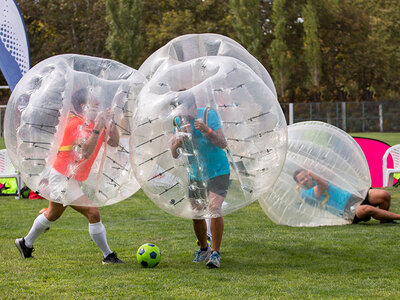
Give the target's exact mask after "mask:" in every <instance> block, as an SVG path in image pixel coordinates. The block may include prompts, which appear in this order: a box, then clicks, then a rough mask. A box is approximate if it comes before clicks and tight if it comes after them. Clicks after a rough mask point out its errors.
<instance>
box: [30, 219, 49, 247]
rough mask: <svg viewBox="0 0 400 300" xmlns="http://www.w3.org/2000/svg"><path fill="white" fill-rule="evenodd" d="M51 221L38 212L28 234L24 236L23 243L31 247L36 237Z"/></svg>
mask: <svg viewBox="0 0 400 300" xmlns="http://www.w3.org/2000/svg"><path fill="white" fill-rule="evenodd" d="M53 223H54V222H51V221H49V220H47V218H46V217H45V216H44V213H43V214H40V215H39V216H38V217H37V218H36V219H35V221H33V225H32V228H31V230H30V231H29V233H28V235H27V236H26V237H25V245H26V246H27V247H29V248H32V246H33V243H35V241H36V239H37V238H38V237H39V236H40V235H41V234H42V233H43V232H45V231H46V229H47V228H49V227H50V225H51V224H53Z"/></svg>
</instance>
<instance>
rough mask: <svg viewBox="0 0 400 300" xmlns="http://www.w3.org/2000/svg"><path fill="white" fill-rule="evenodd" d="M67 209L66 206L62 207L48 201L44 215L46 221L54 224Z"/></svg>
mask: <svg viewBox="0 0 400 300" xmlns="http://www.w3.org/2000/svg"><path fill="white" fill-rule="evenodd" d="M66 209H67V206H64V205H62V204H60V203H56V202H52V201H49V207H48V208H47V210H46V212H45V213H44V215H45V217H46V218H47V220H49V221H51V222H54V221H56V220H57V219H58V218H59V217H61V215H62V214H63V213H64V211H65V210H66Z"/></svg>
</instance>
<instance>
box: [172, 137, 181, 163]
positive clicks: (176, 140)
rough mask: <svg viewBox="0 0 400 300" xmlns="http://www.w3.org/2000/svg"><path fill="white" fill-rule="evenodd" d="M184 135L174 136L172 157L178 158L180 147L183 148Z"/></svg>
mask: <svg viewBox="0 0 400 300" xmlns="http://www.w3.org/2000/svg"><path fill="white" fill-rule="evenodd" d="M182 144H183V136H174V137H173V138H172V142H171V152H172V157H173V158H177V157H178V156H179V153H178V148H182Z"/></svg>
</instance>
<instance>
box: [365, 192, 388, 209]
mask: <svg viewBox="0 0 400 300" xmlns="http://www.w3.org/2000/svg"><path fill="white" fill-rule="evenodd" d="M368 197H369V199H368V200H369V202H370V203H371V204H373V205H375V206H379V208H380V209H384V210H389V208H390V198H391V197H390V193H389V192H388V191H385V190H378V189H372V190H369V192H368Z"/></svg>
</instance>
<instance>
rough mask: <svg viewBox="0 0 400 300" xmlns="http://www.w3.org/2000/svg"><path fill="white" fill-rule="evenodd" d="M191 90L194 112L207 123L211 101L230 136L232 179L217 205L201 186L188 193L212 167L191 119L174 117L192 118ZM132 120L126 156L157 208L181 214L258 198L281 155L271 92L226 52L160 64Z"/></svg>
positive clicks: (280, 121)
mask: <svg viewBox="0 0 400 300" xmlns="http://www.w3.org/2000/svg"><path fill="white" fill-rule="evenodd" d="M156 53H157V52H156ZM188 93H189V94H190V95H192V98H193V99H194V101H195V104H196V107H197V109H198V110H197V113H198V115H197V116H192V118H196V119H200V120H201V121H202V122H203V123H207V121H206V120H205V119H206V118H207V115H205V114H204V111H205V110H206V108H208V109H210V110H211V112H210V115H209V116H210V118H211V116H213V118H214V121H215V120H216V122H217V123H218V122H219V124H220V125H221V128H220V129H222V132H223V137H224V138H225V139H226V142H227V147H226V148H225V149H224V150H223V153H224V154H223V157H222V158H221V159H227V161H228V162H229V163H228V170H229V171H228V172H229V173H230V178H229V180H230V184H229V188H228V192H227V195H226V198H225V200H224V202H223V204H222V209H221V210H215V209H214V208H211V205H210V204H211V203H210V202H209V199H207V198H208V197H207V196H205V195H204V194H203V196H201V197H199V199H196V200H195V201H194V199H193V198H192V196H190V195H189V194H190V193H193V192H195V193H196V191H198V190H199V189H200V188H201V187H200V186H199V185H207V180H208V179H209V178H210V176H209V174H210V173H211V168H214V167H213V166H211V165H213V164H211V165H205V163H204V160H203V159H202V157H204V155H205V154H204V153H202V152H201V151H204V150H200V149H201V148H200V146H199V143H209V141H208V140H207V138H206V137H205V134H204V133H200V131H198V130H197V129H196V130H195V128H194V127H193V122H194V120H192V126H191V127H190V128H189V130H187V131H185V130H181V129H180V128H179V127H178V126H177V125H176V118H179V120H180V121H179V122H182V124H184V122H185V121H190V119H189V118H187V120H185V112H184V110H185V109H186V108H185V107H186V104H187V103H185V101H186V100H185V99H187V97H183V95H184V94H186V95H188ZM189 98H190V97H189ZM194 115H196V111H195V113H194ZM132 121H133V124H132V126H131V127H132V128H134V130H133V134H132V139H131V149H132V151H131V164H132V166H133V168H134V170H135V176H136V178H137V180H138V181H139V183H140V185H141V187H142V188H143V190H144V191H145V193H146V194H147V195H148V196H149V198H150V199H151V200H153V201H154V202H155V203H156V204H157V205H158V206H159V207H160V208H161V209H163V210H165V211H166V212H168V213H170V214H172V215H175V216H180V217H184V218H195V219H202V218H209V217H218V216H221V215H226V214H228V213H230V212H233V211H235V210H237V209H239V208H241V207H244V206H246V205H248V204H250V203H251V202H253V201H255V200H257V199H258V198H259V197H260V196H262V195H263V194H264V193H267V192H268V190H269V188H270V187H271V186H272V184H273V183H274V181H275V180H276V178H277V177H278V175H279V173H280V171H281V168H282V166H283V162H284V159H285V155H286V147H287V132H286V121H285V118H284V115H283V112H282V110H281V107H280V105H279V103H278V101H277V99H276V97H275V95H274V93H273V92H272V91H271V89H270V88H269V87H268V85H267V84H265V82H264V81H263V80H262V79H261V78H260V77H259V76H258V75H257V74H256V73H255V72H254V71H253V70H252V69H251V68H250V67H249V66H248V65H247V64H245V63H243V62H241V61H239V60H237V59H235V58H231V57H224V56H220V57H216V56H208V57H200V58H195V59H192V60H189V61H186V62H181V63H176V64H173V65H169V66H168V68H164V67H162V66H161V67H160V68H159V69H158V71H157V72H156V73H155V74H154V76H153V77H152V78H151V79H150V81H149V82H148V84H147V85H146V86H145V87H144V88H143V89H142V91H141V92H140V94H139V98H138V105H137V111H136V114H135V116H134V118H133V119H132ZM209 126H211V127H212V125H209ZM211 127H210V128H211ZM216 128H217V127H216ZM177 136H178V137H182V139H183V140H184V141H185V142H184V143H183V146H182V147H180V148H178V150H177V155H178V157H177V158H175V159H174V158H173V155H172V154H173V152H172V150H171V145H172V142H173V140H174V139H175V138H176V137H177ZM201 140H202V141H201ZM216 163H219V161H216ZM195 165H196V166H197V167H196V166H195ZM195 168H197V169H196V171H195V172H196V173H197V177H198V178H197V182H194V183H193V182H192V181H191V176H192V175H193V172H194V171H193V170H194V169H195ZM206 174H208V175H206ZM194 202H195V203H194ZM198 202H200V205H199V203H198ZM199 207H201V208H199Z"/></svg>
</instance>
